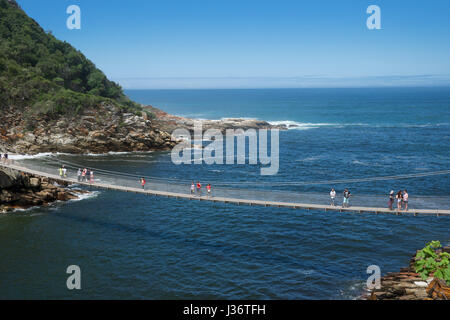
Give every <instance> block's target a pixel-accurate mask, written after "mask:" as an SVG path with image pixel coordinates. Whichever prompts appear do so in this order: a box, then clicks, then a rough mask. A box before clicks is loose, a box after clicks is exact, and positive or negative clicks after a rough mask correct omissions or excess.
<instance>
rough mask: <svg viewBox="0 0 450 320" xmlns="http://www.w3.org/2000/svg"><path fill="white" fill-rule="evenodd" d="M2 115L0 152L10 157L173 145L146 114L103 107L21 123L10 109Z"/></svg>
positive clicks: (168, 135)
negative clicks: (12, 155) (23, 154)
mask: <svg viewBox="0 0 450 320" xmlns="http://www.w3.org/2000/svg"><path fill="white" fill-rule="evenodd" d="M2 111H3V112H2V113H1V114H0V149H3V150H4V151H8V152H10V153H25V154H36V153H41V152H65V153H78V154H80V153H106V152H110V151H149V150H166V149H170V148H172V147H173V146H174V144H175V142H174V141H172V140H171V135H170V134H169V133H167V132H165V131H161V130H159V129H157V128H155V127H153V125H152V121H151V120H149V119H148V117H147V114H146V113H138V114H135V113H129V112H127V111H124V110H122V109H120V108H117V107H115V106H111V105H107V104H100V105H99V106H98V107H97V108H95V109H94V108H92V109H86V110H84V111H83V112H82V113H80V114H78V115H76V116H65V117H58V118H54V117H50V116H46V115H37V116H36V117H34V118H32V119H24V117H23V114H22V112H21V111H20V110H17V109H15V108H14V107H9V108H4V109H3V110H2Z"/></svg>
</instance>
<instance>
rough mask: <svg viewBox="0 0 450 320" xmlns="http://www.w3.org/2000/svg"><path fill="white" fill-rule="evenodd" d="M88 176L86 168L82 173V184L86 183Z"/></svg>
mask: <svg viewBox="0 0 450 320" xmlns="http://www.w3.org/2000/svg"><path fill="white" fill-rule="evenodd" d="M86 174H87V169H86V168H84V169H83V171H82V172H81V182H85V181H86Z"/></svg>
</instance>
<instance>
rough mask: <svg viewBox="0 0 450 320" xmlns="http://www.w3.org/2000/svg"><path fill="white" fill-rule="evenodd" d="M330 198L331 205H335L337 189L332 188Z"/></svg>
mask: <svg viewBox="0 0 450 320" xmlns="http://www.w3.org/2000/svg"><path fill="white" fill-rule="evenodd" d="M330 199H331V206H333V207H334V206H335V205H336V204H335V203H334V200H335V199H336V190H334V188H333V189H331V191H330Z"/></svg>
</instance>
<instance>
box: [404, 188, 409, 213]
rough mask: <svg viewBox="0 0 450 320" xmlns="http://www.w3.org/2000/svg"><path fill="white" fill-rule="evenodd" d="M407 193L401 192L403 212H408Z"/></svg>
mask: <svg viewBox="0 0 450 320" xmlns="http://www.w3.org/2000/svg"><path fill="white" fill-rule="evenodd" d="M408 197H409V195H408V191H406V189H405V190H404V191H403V204H404V205H405V211H408Z"/></svg>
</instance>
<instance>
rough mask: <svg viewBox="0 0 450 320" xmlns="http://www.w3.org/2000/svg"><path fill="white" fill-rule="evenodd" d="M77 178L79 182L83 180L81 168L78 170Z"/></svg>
mask: <svg viewBox="0 0 450 320" xmlns="http://www.w3.org/2000/svg"><path fill="white" fill-rule="evenodd" d="M77 178H78V182H81V169H78V171H77Z"/></svg>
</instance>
